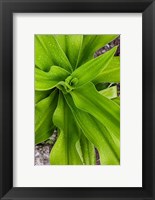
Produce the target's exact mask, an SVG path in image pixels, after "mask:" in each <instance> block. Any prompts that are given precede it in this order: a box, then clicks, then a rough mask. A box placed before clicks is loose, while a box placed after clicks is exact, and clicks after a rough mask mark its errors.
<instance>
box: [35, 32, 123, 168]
mask: <svg viewBox="0 0 155 200" xmlns="http://www.w3.org/2000/svg"><path fill="white" fill-rule="evenodd" d="M116 37H118V35H35V143H36V144H38V143H41V142H44V141H46V140H47V139H48V138H49V137H50V136H51V135H52V134H53V131H54V130H57V131H58V138H57V140H56V142H55V144H54V146H53V148H52V150H51V153H50V164H51V165H94V164H96V154H95V149H97V151H98V152H99V156H100V163H101V164H102V165H118V164H119V163H120V106H119V97H118V92H117V85H116V84H114V83H119V81H120V66H119V64H120V63H119V56H114V55H115V52H116V50H117V47H114V48H112V49H111V50H109V51H107V52H106V53H104V54H103V55H100V56H98V57H94V53H95V52H96V51H97V50H98V49H100V48H101V47H103V46H105V45H106V44H107V43H109V42H111V41H113V40H114V39H115V38H116ZM109 83H111V84H109Z"/></svg>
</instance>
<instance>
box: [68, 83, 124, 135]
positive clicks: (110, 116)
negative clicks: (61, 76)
mask: <svg viewBox="0 0 155 200" xmlns="http://www.w3.org/2000/svg"><path fill="white" fill-rule="evenodd" d="M70 94H71V95H72V98H73V100H74V103H75V105H76V106H77V107H78V108H79V109H81V110H84V111H86V112H88V113H90V114H91V115H93V116H94V117H95V118H96V119H98V121H100V122H101V123H102V124H103V125H104V126H105V127H106V128H107V129H108V130H109V131H110V132H112V133H113V134H114V135H115V136H116V137H117V138H119V136H120V108H119V106H118V105H117V104H115V103H114V102H113V101H112V100H110V99H107V98H106V97H104V96H103V95H101V94H100V93H99V92H98V91H97V90H96V89H95V87H94V85H93V84H92V83H88V84H86V85H84V86H82V87H80V88H77V89H75V90H72V91H71V92H70Z"/></svg>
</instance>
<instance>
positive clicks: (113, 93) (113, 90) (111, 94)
mask: <svg viewBox="0 0 155 200" xmlns="http://www.w3.org/2000/svg"><path fill="white" fill-rule="evenodd" d="M99 93H100V94H102V95H103V96H105V97H106V98H108V99H114V98H116V97H117V86H112V87H110V88H106V89H104V90H100V91H99Z"/></svg>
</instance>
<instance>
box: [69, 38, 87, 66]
mask: <svg viewBox="0 0 155 200" xmlns="http://www.w3.org/2000/svg"><path fill="white" fill-rule="evenodd" d="M82 41H83V35H66V55H67V57H68V59H69V61H70V63H71V65H72V68H73V69H75V68H76V65H77V62H78V58H79V54H80V49H81V47H82Z"/></svg>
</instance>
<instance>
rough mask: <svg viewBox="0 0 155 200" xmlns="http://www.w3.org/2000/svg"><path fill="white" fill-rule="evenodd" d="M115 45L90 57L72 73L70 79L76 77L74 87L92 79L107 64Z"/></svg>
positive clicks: (114, 50) (112, 54) (113, 52)
mask: <svg viewBox="0 0 155 200" xmlns="http://www.w3.org/2000/svg"><path fill="white" fill-rule="evenodd" d="M116 49H117V47H114V48H113V49H111V50H110V51H108V52H106V53H105V54H103V55H101V56H99V57H97V58H95V59H92V60H91V61H89V62H87V63H85V64H84V65H82V66H80V67H79V68H77V69H76V70H75V71H74V72H73V73H72V74H71V77H72V79H75V78H76V79H78V83H77V84H76V87H79V86H81V85H83V84H86V83H87V82H89V81H91V80H93V79H94V78H95V77H96V76H97V75H98V74H99V73H100V72H101V71H102V70H103V69H104V68H106V66H107V65H108V64H109V62H110V60H111V59H112V58H113V56H114V54H115V52H116Z"/></svg>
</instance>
